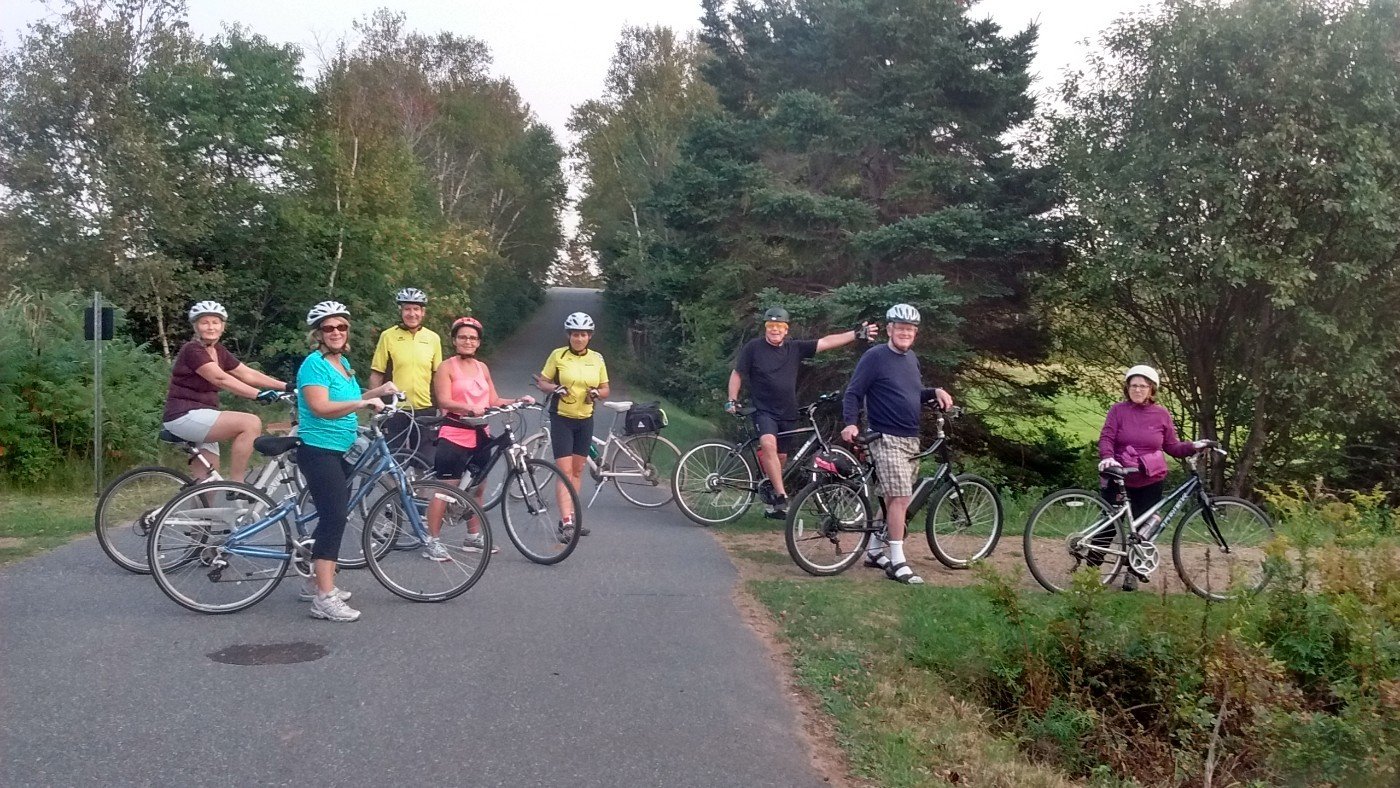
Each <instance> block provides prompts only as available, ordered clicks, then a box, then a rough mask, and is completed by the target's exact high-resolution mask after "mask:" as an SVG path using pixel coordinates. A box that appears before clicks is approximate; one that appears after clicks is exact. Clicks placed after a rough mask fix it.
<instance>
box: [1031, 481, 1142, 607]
mask: <svg viewBox="0 0 1400 788" xmlns="http://www.w3.org/2000/svg"><path fill="white" fill-rule="evenodd" d="M1108 517H1109V508H1108V504H1107V503H1105V502H1104V500H1103V498H1102V497H1100V496H1099V494H1098V493H1094V492H1089V491H1088V490H1075V489H1068V490H1060V491H1059V492H1054V493H1051V494H1050V495H1047V496H1046V497H1045V498H1043V499H1041V501H1040V503H1038V504H1036V506H1035V509H1034V510H1032V511H1031V517H1030V520H1028V521H1027V522H1026V535H1025V541H1024V543H1023V547H1024V549H1025V553H1026V566H1028V567H1030V570H1031V574H1032V575H1034V576H1035V579H1036V581H1037V582H1039V583H1040V584H1041V585H1042V586H1045V588H1046V590H1048V591H1064V590H1066V589H1068V588H1069V587H1070V583H1071V581H1072V580H1073V578H1074V573H1075V572H1077V571H1079V570H1081V569H1084V570H1086V571H1092V572H1095V573H1097V575H1098V580H1099V582H1101V583H1105V584H1107V583H1111V582H1113V579H1114V578H1116V577H1117V576H1118V573H1119V571H1120V570H1121V569H1122V567H1123V563H1124V558H1125V556H1126V554H1127V537H1128V534H1127V529H1126V528H1124V527H1123V524H1122V520H1121V518H1120V519H1119V520H1115V521H1114V522H1113V523H1112V524H1108V523H1106V522H1105V521H1106V520H1107V519H1108Z"/></svg>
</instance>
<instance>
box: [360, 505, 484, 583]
mask: <svg viewBox="0 0 1400 788" xmlns="http://www.w3.org/2000/svg"><path fill="white" fill-rule="evenodd" d="M410 494H411V496H412V506H413V507H414V509H416V511H417V513H418V514H417V517H418V520H419V522H420V523H421V528H422V529H423V530H419V528H417V527H415V526H414V525H413V521H412V519H411V518H410V517H409V516H408V513H407V511H406V510H405V508H404V502H403V500H401V498H400V496H399V491H398V489H397V488H396V489H394V490H393V491H391V492H387V493H385V494H384V495H382V496H380V497H379V500H377V501H375V502H374V504H373V505H372V506H370V512H369V519H368V521H367V522H368V527H367V528H364V529H363V530H362V531H361V534H360V542H361V543H360V552H361V554H362V555H364V556H365V557H366V559H367V561H368V564H369V571H371V572H373V573H374V576H375V577H376V578H377V579H378V580H379V582H380V583H382V584H383V585H384V587H385V588H387V589H389V590H390V591H392V592H393V593H395V594H397V595H398V596H401V597H403V598H404V599H408V600H412V601H414V602H444V601H446V600H448V599H452V598H453V597H456V596H458V595H460V594H462V593H463V592H465V591H466V590H467V589H469V588H471V587H472V586H474V585H476V581H478V580H480V579H481V574H482V573H483V572H485V571H486V565H487V564H488V563H490V562H491V528H490V526H488V525H487V523H486V513H485V512H483V511H482V510H481V508H480V507H479V506H477V505H476V501H473V500H472V499H471V498H470V497H469V496H468V495H467V494H466V493H463V492H462V491H461V490H459V489H457V488H456V487H453V486H452V485H450V484H446V483H444V482H437V481H428V480H421V479H420V480H419V481H416V482H413V484H412V486H411V488H410ZM434 503H439V504H442V506H443V516H442V526H441V529H440V530H439V531H438V539H440V540H441V541H442V546H443V547H444V548H446V549H445V550H444V552H443V553H442V554H440V557H439V558H437V559H434V558H430V557H429V555H428V553H427V552H426V550H423V549H416V550H393V549H389V548H390V547H391V546H392V545H393V544H394V542H395V541H396V540H398V538H399V536H400V535H401V534H403V535H412V536H413V539H414V541H415V542H416V543H418V544H420V545H421V544H422V543H423V541H424V540H425V539H426V538H427V537H428V532H427V530H426V529H427V527H428V520H427V512H428V508H429V506H431V505H432V504H434ZM473 528H475V529H476V530H475V531H473V530H472V529H473ZM471 534H480V537H481V543H480V544H476V543H469V542H468V535H471Z"/></svg>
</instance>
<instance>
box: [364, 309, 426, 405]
mask: <svg viewBox="0 0 1400 788" xmlns="http://www.w3.org/2000/svg"><path fill="white" fill-rule="evenodd" d="M441 364H442V340H441V339H440V338H439V337H438V335H437V334H435V333H433V332H432V331H431V330H429V329H426V328H420V329H418V331H417V332H416V333H414V332H410V331H408V330H407V329H405V328H404V327H403V326H394V327H393V328H390V329H386V330H385V331H384V332H383V333H382V334H380V335H379V344H378V345H376V346H375V348H374V358H373V359H372V360H371V361H370V363H369V368H370V369H372V370H374V371H375V372H378V373H380V374H384V373H386V372H391V373H392V376H391V378H390V379H391V380H393V381H394V385H395V386H398V387H399V391H402V392H403V393H405V394H407V395H408V401H409V402H410V403H412V405H413V407H414V408H415V409H422V408H431V407H432V406H433V373H434V372H436V371H437V368H438V367H439V366H440V365H441Z"/></svg>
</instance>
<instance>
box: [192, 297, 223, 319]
mask: <svg viewBox="0 0 1400 788" xmlns="http://www.w3.org/2000/svg"><path fill="white" fill-rule="evenodd" d="M205 315H218V316H219V318H220V319H222V320H223V321H224V322H225V323H227V322H228V310H227V309H224V305H223V304H221V303H219V302H218V301H200V302H199V303H197V304H195V305H194V306H192V307H190V322H191V323H193V322H194V321H196V320H198V319H200V318H201V317H204V316H205Z"/></svg>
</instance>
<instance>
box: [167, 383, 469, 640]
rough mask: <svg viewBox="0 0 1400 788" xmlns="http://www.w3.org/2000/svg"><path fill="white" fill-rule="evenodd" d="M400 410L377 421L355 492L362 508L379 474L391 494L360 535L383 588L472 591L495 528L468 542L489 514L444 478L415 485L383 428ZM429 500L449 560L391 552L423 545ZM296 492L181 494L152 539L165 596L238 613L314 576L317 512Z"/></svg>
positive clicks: (245, 488) (200, 608)
mask: <svg viewBox="0 0 1400 788" xmlns="http://www.w3.org/2000/svg"><path fill="white" fill-rule="evenodd" d="M396 412H398V410H397V408H393V407H389V408H386V409H385V410H384V412H383V413H381V414H379V415H376V416H375V417H374V418H372V419H371V420H370V432H371V434H372V439H371V445H370V448H369V449H368V451H367V452H366V455H367V456H368V460H367V461H366V462H367V467H368V473H367V479H368V481H367V482H366V483H364V484H361V485H360V486H359V488H358V489H356V490H355V492H354V493H352V496H351V501H350V505H351V507H352V508H354V507H355V506H357V505H358V504H359V503H360V501H361V500H362V499H363V498H364V497H365V496H366V495H368V494H369V492H370V491H371V490H374V489H377V488H378V481H379V479H380V477H383V476H386V475H387V476H388V477H390V478H392V480H393V483H394V489H393V490H392V491H390V492H386V493H384V494H383V495H381V496H380V497H379V498H378V500H376V501H375V502H374V503H373V504H371V505H370V506H369V510H368V511H369V515H368V518H367V522H366V524H365V527H364V528H363V529H362V531H361V534H360V538H361V542H362V551H363V554H364V556H365V559H366V562H367V564H368V566H369V568H370V571H371V572H372V573H373V574H374V576H375V578H376V579H377V580H378V581H379V582H380V584H382V585H383V586H384V587H385V588H387V589H389V590H390V591H391V592H393V593H394V594H396V595H398V596H400V597H403V598H404V599H409V600H412V601H415V602H442V601H445V600H448V599H452V598H454V597H456V596H458V595H460V594H462V593H464V592H465V591H467V589H469V588H471V587H472V586H473V585H475V584H476V582H477V581H478V580H479V579H480V578H481V575H482V573H483V572H484V571H485V570H486V566H487V564H488V563H489V562H490V559H491V550H490V547H491V535H490V530H489V529H486V528H483V529H482V538H483V539H484V540H485V549H482V550H479V551H473V550H468V549H467V548H466V546H465V541H466V537H467V535H468V533H469V527H468V525H469V523H470V522H471V520H472V519H477V521H478V522H479V523H485V522H486V517H485V513H484V512H482V511H481V509H480V508H479V507H478V506H477V505H476V503H475V502H474V501H472V500H471V499H470V498H468V497H467V496H466V495H464V494H463V493H462V492H461V491H459V490H457V489H456V488H455V487H452V486H450V485H447V484H443V483H441V482H436V481H429V480H422V479H419V480H412V479H410V478H409V477H408V474H407V473H406V472H405V471H404V469H403V468H402V467H401V466H400V465H399V464H398V463H397V462H396V461H395V460H394V457H393V454H392V452H391V450H390V449H389V446H388V444H387V443H386V442H385V440H384V434H383V431H382V429H381V424H382V422H383V420H384V419H385V418H388V417H390V416H392V415H393V414H394V413H396ZM272 440H275V441H278V443H277V444H276V445H275V446H273V447H272V448H273V449H274V450H276V451H277V452H278V454H279V455H280V454H284V453H286V452H289V451H291V450H292V449H293V448H295V447H296V445H297V443H298V439H297V438H274V439H272ZM430 498H436V499H438V500H441V501H443V502H444V503H446V504H447V507H446V512H445V514H444V517H443V521H442V528H441V530H440V532H439V538H441V539H442V542H443V544H444V546H446V547H447V551H448V560H447V561H445V562H438V561H428V560H425V559H424V558H423V557H421V556H420V555H419V554H418V552H417V550H416V549H415V550H413V551H411V552H410V551H404V550H394V549H392V548H393V546H394V544H395V543H396V542H398V541H400V537H401V535H404V536H407V537H408V538H409V539H411V540H413V542H414V544H415V546H422V545H423V544H425V543H426V541H427V539H428V531H427V527H426V524H425V518H426V515H425V513H426V511H427V507H428V503H429V500H430ZM296 499H297V496H294V495H293V496H288V497H286V498H284V499H283V500H282V501H281V502H277V503H274V502H273V500H272V499H271V498H270V497H269V496H268V495H267V494H265V493H263V492H262V491H261V490H258V489H257V488H255V487H252V486H251V485H247V484H242V483H239V482H229V481H219V482H209V483H205V484H201V485H199V486H197V487H192V488H190V489H188V490H185V491H183V492H181V493H179V494H178V495H176V496H175V498H174V499H173V500H171V501H170V503H169V504H167V505H166V506H165V508H164V509H163V510H162V511H161V513H160V515H159V517H158V519H157V521H156V523H155V527H154V529H153V530H152V532H151V537H150V539H149V541H148V543H147V560H148V563H149V564H150V566H151V575H152V577H154V578H155V581H156V585H158V586H159V587H160V590H161V592H162V593H164V594H165V595H166V596H168V597H169V598H170V599H171V600H173V601H174V602H176V603H177V604H179V605H181V606H182V607H185V608H188V609H190V610H194V611H196V612H200V613H211V614H219V613H233V612H236V611H239V610H244V609H246V608H248V607H251V606H252V605H255V604H257V603H258V602H260V601H261V600H263V599H264V598H266V597H267V595H268V594H271V593H272V591H273V589H275V588H276V587H277V585H278V584H279V583H280V582H281V581H282V578H283V577H284V576H285V575H286V573H287V571H288V569H289V568H292V569H293V570H294V571H295V572H296V573H297V574H298V575H300V576H302V577H303V578H309V577H310V576H311V548H312V547H313V545H314V540H313V539H312V537H311V535H310V533H311V530H310V529H309V528H308V526H309V525H310V524H311V523H312V522H314V521H315V519H316V512H314V511H309V512H298V511H297V504H296Z"/></svg>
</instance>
